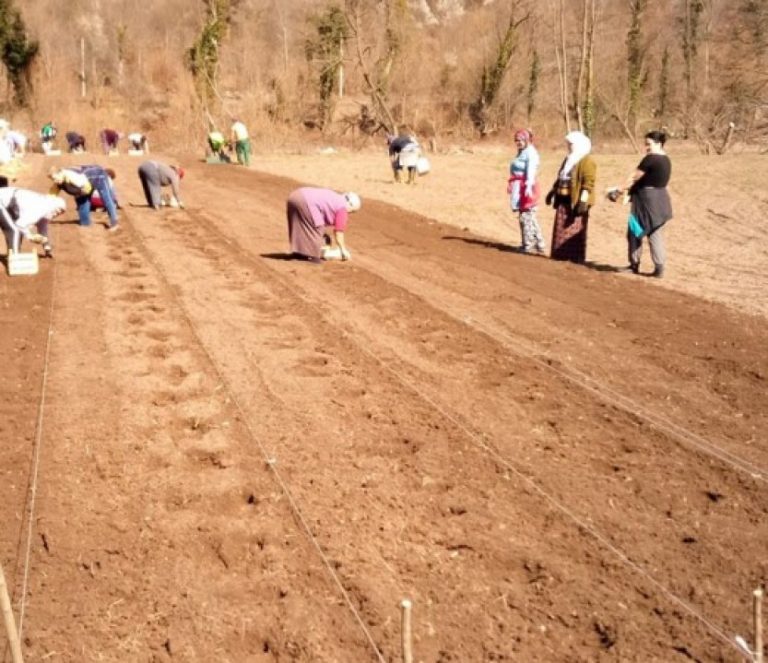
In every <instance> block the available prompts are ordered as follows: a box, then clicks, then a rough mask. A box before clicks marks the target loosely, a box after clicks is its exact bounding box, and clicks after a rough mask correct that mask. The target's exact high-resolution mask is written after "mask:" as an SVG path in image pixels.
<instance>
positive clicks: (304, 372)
mask: <svg viewBox="0 0 768 663" xmlns="http://www.w3.org/2000/svg"><path fill="white" fill-rule="evenodd" d="M293 373H294V374H295V375H298V376H300V377H310V378H320V377H326V376H328V375H330V373H331V360H330V359H329V358H328V357H326V356H318V355H315V356H313V357H307V358H305V359H302V360H301V363H300V364H296V365H295V366H294V367H293Z"/></svg>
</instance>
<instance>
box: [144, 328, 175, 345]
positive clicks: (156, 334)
mask: <svg viewBox="0 0 768 663" xmlns="http://www.w3.org/2000/svg"><path fill="white" fill-rule="evenodd" d="M145 334H146V336H147V337H148V338H151V339H152V340H153V341H161V342H165V341H167V340H168V339H169V338H171V336H172V334H171V332H167V331H162V330H160V329H151V330H149V331H148V332H145Z"/></svg>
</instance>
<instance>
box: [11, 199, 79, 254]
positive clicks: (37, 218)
mask: <svg viewBox="0 0 768 663" xmlns="http://www.w3.org/2000/svg"><path fill="white" fill-rule="evenodd" d="M65 209H66V203H65V202H64V200H63V199H62V198H60V197H59V196H51V195H45V194H42V193H37V191H30V190H29V189H18V188H16V187H4V188H0V222H1V223H0V225H2V227H3V235H4V236H5V243H6V245H7V246H8V250H9V251H11V250H12V251H13V252H14V253H18V252H19V249H20V248H21V241H22V239H28V240H30V241H33V242H38V243H40V244H42V245H43V251H44V252H45V253H44V255H45V257H47V258H53V244H52V242H51V235H50V232H49V226H48V224H49V223H50V221H51V220H52V219H54V218H55V217H57V216H58V215H59V214H61V213H63V212H64V210H65ZM33 228H36V232H34V231H33V230H32V229H33Z"/></svg>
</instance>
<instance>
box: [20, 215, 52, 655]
mask: <svg viewBox="0 0 768 663" xmlns="http://www.w3.org/2000/svg"><path fill="white" fill-rule="evenodd" d="M58 236H59V232H58V230H57V231H56V238H57V240H58ZM57 275H58V261H57V260H56V259H55V258H54V260H53V276H52V278H51V281H52V282H51V302H50V305H49V307H48V335H47V338H46V341H45V355H44V359H43V375H42V378H41V380H40V402H39V404H38V406H37V424H36V430H35V447H34V452H33V454H34V456H33V458H34V460H33V462H32V473H31V476H30V478H31V488H30V490H31V492H30V498H29V517H28V519H27V545H26V550H25V553H24V570H23V579H22V583H21V607H20V608H19V640H21V639H22V633H23V630H24V613H25V611H26V604H27V583H28V581H29V566H30V557H31V554H32V533H33V530H34V516H35V500H36V498H37V480H38V474H39V470H40V449H41V447H42V443H43V415H44V414H45V399H46V393H47V390H48V367H49V364H50V357H51V338H52V337H53V315H54V304H55V302H56V283H57Z"/></svg>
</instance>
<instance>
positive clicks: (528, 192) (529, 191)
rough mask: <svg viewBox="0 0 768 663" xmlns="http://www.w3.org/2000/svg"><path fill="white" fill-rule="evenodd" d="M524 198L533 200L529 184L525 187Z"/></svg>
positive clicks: (531, 188)
mask: <svg viewBox="0 0 768 663" xmlns="http://www.w3.org/2000/svg"><path fill="white" fill-rule="evenodd" d="M525 197H526V198H533V187H532V186H531V185H530V184H529V185H528V186H526V187H525Z"/></svg>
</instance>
